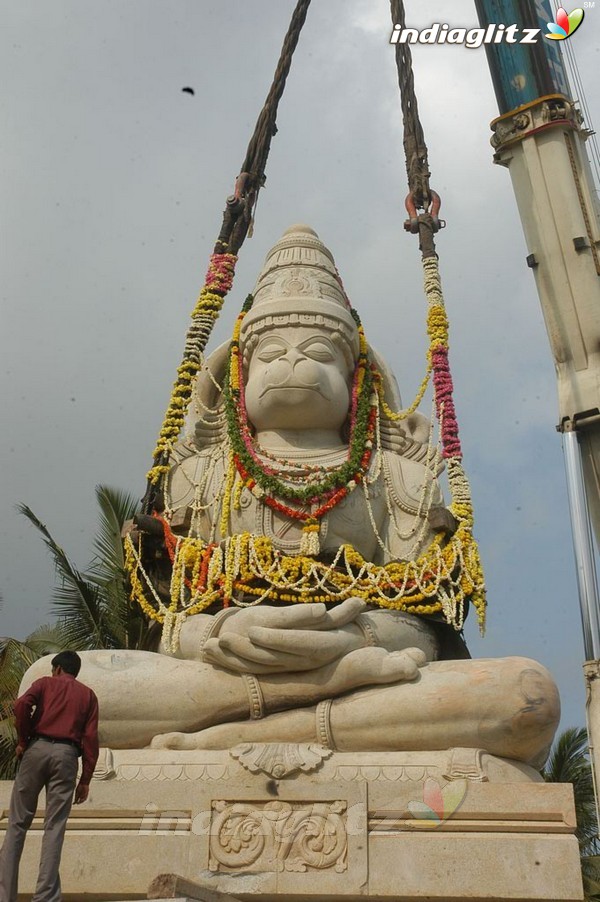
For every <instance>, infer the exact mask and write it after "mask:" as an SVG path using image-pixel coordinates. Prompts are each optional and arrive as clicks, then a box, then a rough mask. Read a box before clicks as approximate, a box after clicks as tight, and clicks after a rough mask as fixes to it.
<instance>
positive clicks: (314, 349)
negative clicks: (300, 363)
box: [302, 341, 335, 361]
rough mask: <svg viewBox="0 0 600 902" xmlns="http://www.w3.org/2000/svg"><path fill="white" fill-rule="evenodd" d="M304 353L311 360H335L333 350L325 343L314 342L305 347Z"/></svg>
mask: <svg viewBox="0 0 600 902" xmlns="http://www.w3.org/2000/svg"><path fill="white" fill-rule="evenodd" d="M302 353H303V354H304V355H305V356H306V357H310V358H311V360H324V361H327V360H335V352H334V350H333V348H332V347H331V345H329V344H327V343H326V342H324V341H312V342H309V343H308V344H306V345H303V347H302Z"/></svg>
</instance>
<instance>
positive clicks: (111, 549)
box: [0, 486, 157, 779]
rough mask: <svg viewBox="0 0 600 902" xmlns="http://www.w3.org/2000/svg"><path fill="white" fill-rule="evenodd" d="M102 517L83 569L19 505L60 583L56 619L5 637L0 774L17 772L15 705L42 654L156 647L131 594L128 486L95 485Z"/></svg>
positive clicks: (1, 642)
mask: <svg viewBox="0 0 600 902" xmlns="http://www.w3.org/2000/svg"><path fill="white" fill-rule="evenodd" d="M96 498H97V500H98V505H99V507H100V520H99V526H98V531H97V534H96V536H95V538H94V557H93V560H92V562H91V564H90V565H89V566H88V567H87V569H85V570H78V569H77V568H76V567H75V566H74V565H73V564H72V563H71V561H70V560H69V558H68V556H67V554H66V553H65V551H64V550H63V548H62V547H61V546H60V545H59V544H58V543H57V542H56V541H55V540H54V538H53V537H52V535H51V534H50V532H49V531H48V529H47V527H46V526H45V525H44V524H43V523H42V522H41V520H39V519H38V517H37V516H36V515H35V514H34V513H33V511H32V510H31V509H30V508H29V507H27V506H26V505H24V504H22V505H19V510H20V512H21V513H22V514H24V516H26V517H27V519H28V520H29V521H30V522H31V523H33V525H34V526H35V527H36V529H38V530H39V532H40V533H41V534H42V538H43V541H44V543H45V545H46V547H47V548H48V550H49V551H50V554H51V555H52V558H53V559H54V565H55V568H56V574H57V577H58V579H57V585H56V587H55V589H54V593H53V596H52V602H51V605H52V612H53V613H54V614H55V616H56V617H57V620H56V622H55V623H54V624H49V625H46V626H42V627H39V628H38V629H37V630H36V631H35V632H34V633H32V635H31V636H28V637H27V639H25V641H24V642H20V641H18V640H16V639H8V638H5V639H1V638H0V699H2V701H1V702H0V779H11V778H12V775H13V774H14V765H15V761H14V746H15V741H16V734H15V727H14V714H13V705H14V701H15V699H16V697H17V693H18V689H19V685H20V683H21V680H22V678H23V675H24V673H25V671H26V670H27V669H28V668H29V667H30V666H31V664H33V662H34V661H36V660H37V659H38V658H40V657H42V655H45V654H52V653H55V652H58V651H61V650H63V649H66V648H70V649H73V650H74V651H87V650H91V649H96V648H138V649H151V648H153V647H154V646H155V644H156V640H157V629H156V627H157V625H156V624H154V623H151V624H149V623H148V621H147V620H146V618H145V617H144V615H143V614H142V612H141V611H140V609H139V608H138V607H137V605H136V606H134V605H133V604H132V603H131V601H130V599H129V596H128V591H127V581H126V573H125V566H124V555H123V543H122V540H121V531H122V529H123V525H124V524H125V522H126V521H127V520H130V519H131V518H132V517H133V515H134V513H135V512H136V510H137V508H138V503H137V501H136V500H135V499H134V498H133V497H132V496H131V495H128V494H127V493H125V492H121V491H118V490H116V489H110V488H108V487H106V486H97V487H96Z"/></svg>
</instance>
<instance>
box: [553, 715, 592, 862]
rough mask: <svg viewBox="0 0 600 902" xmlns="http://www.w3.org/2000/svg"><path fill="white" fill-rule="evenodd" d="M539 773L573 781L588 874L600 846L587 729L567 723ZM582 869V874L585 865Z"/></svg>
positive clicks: (578, 825)
mask: <svg viewBox="0 0 600 902" xmlns="http://www.w3.org/2000/svg"><path fill="white" fill-rule="evenodd" d="M542 776H543V777H544V779H545V780H546V782H548V783H571V784H572V785H573V796H574V798H575V813H576V816H577V830H576V831H575V835H576V836H577V839H578V841H579V848H580V850H581V855H582V861H584V860H586V859H587V860H588V864H587V865H586V866H585V867H587V871H588V876H591V874H592V869H593V867H594V863H593V862H592V858H593V856H594V854H595V853H596V852H598V851H599V850H600V844H599V841H598V821H597V816H596V797H595V793H594V781H593V776H592V766H591V764H590V760H589V757H588V745H587V730H585V729H584V728H583V727H570V728H569V729H567V730H564V732H562V733H561V734H560V736H559V737H558V739H557V740H556V742H555V744H554V746H553V747H552V750H551V752H550V758H549V759H548V762H547V764H546V767H545V768H544V770H543V771H542ZM590 862H591V863H590ZM582 867H583V865H582ZM583 873H584V877H585V876H586V870H585V868H584V870H583Z"/></svg>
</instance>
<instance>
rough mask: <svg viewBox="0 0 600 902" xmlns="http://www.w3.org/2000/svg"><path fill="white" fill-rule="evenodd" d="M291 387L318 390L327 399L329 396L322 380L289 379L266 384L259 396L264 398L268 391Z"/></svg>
mask: <svg viewBox="0 0 600 902" xmlns="http://www.w3.org/2000/svg"><path fill="white" fill-rule="evenodd" d="M290 388H292V389H293V388H304V389H308V390H309V391H316V392H318V393H319V394H320V395H322V397H323V398H326V399H327V398H328V395H327V394H325V392H324V391H323V390H322V388H321V383H320V382H292V381H290V380H288V381H286V382H269V383H268V384H267V385H265V386H264V388H263V389H262V391H261V392H260V394H259V396H258V397H259V398H262V397H264V395H266V393H267V392H268V391H272V390H274V389H290Z"/></svg>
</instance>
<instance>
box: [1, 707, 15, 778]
mask: <svg viewBox="0 0 600 902" xmlns="http://www.w3.org/2000/svg"><path fill="white" fill-rule="evenodd" d="M16 744H17V731H16V729H15V726H14V720H13V719H11V720H10V721H9V720H0V780H14V778H15V775H16V773H17V759H16V758H15V746H16Z"/></svg>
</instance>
